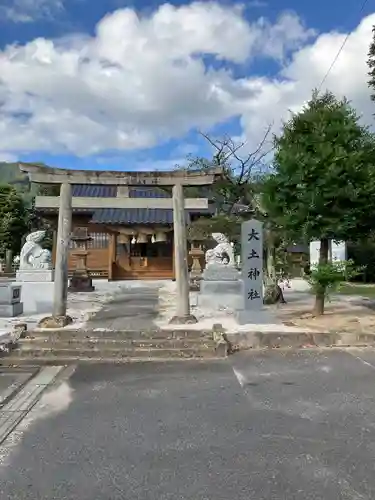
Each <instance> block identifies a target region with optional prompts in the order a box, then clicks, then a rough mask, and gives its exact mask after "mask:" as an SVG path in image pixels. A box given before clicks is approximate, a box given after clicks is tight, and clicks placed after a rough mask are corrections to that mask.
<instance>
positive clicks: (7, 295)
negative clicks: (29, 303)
mask: <svg viewBox="0 0 375 500" xmlns="http://www.w3.org/2000/svg"><path fill="white" fill-rule="evenodd" d="M16 302H21V285H16V284H15V283H12V282H11V281H5V282H3V283H0V304H5V305H8V304H15V303H16Z"/></svg>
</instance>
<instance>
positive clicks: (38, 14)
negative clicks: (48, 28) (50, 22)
mask: <svg viewBox="0 0 375 500" xmlns="http://www.w3.org/2000/svg"><path fill="white" fill-rule="evenodd" d="M5 1H6V2H7V0H5ZM63 10H64V0H8V2H7V3H6V4H5V5H0V22H1V20H2V21H11V22H14V23H30V22H33V21H36V20H38V19H53V18H54V17H55V15H57V14H59V13H61V12H62V11H63Z"/></svg>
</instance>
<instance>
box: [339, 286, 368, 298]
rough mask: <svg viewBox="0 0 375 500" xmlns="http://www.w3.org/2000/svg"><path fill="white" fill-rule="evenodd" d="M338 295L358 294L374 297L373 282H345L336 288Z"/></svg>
mask: <svg viewBox="0 0 375 500" xmlns="http://www.w3.org/2000/svg"><path fill="white" fill-rule="evenodd" d="M338 293H339V294H340V295H359V296H361V297H369V298H374V299H375V284H374V285H373V284H370V285H362V284H356V283H345V284H344V285H341V287H340V290H338Z"/></svg>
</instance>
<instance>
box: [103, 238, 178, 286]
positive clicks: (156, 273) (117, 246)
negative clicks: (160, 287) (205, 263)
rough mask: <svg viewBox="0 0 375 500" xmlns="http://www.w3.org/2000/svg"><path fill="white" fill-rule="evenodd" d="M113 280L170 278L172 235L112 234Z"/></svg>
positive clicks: (171, 269)
mask: <svg viewBox="0 0 375 500" xmlns="http://www.w3.org/2000/svg"><path fill="white" fill-rule="evenodd" d="M112 238H113V239H114V242H113V247H114V248H113V261H112V279H113V280H124V279H129V280H138V279H141V280H147V279H150V280H151V279H173V278H174V269H173V233H172V232H166V233H156V235H150V234H145V233H141V234H139V235H133V236H132V235H123V234H119V233H117V234H113V235H112Z"/></svg>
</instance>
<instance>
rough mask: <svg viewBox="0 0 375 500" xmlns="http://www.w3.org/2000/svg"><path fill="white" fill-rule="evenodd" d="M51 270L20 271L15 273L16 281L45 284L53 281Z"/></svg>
mask: <svg viewBox="0 0 375 500" xmlns="http://www.w3.org/2000/svg"><path fill="white" fill-rule="evenodd" d="M54 274H55V273H54V271H53V269H20V270H19V271H17V273H16V280H17V281H24V282H31V281H35V282H37V283H46V282H48V283H49V282H51V281H53V280H54Z"/></svg>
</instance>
